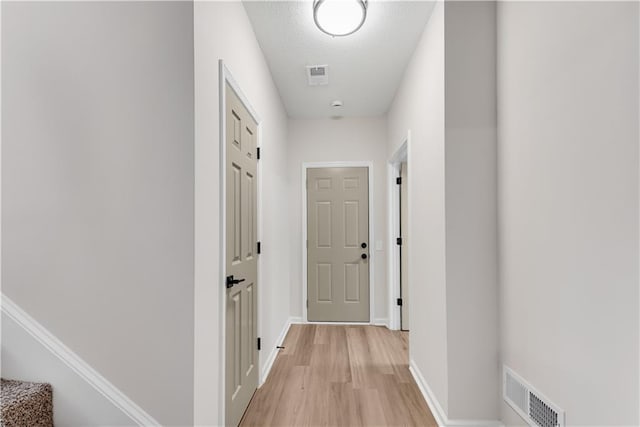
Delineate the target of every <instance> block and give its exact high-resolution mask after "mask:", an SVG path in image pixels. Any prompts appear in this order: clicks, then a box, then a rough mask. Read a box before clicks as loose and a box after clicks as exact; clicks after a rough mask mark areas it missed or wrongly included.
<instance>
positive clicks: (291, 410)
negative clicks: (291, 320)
mask: <svg viewBox="0 0 640 427" xmlns="http://www.w3.org/2000/svg"><path fill="white" fill-rule="evenodd" d="M407 338H408V334H407V333H406V332H397V331H390V330H388V329H387V328H385V327H379V326H341V325H292V326H291V328H290V329H289V333H288V334H287V337H286V339H285V342H284V344H283V345H284V347H285V348H284V349H283V350H280V354H278V357H277V358H276V361H275V362H274V365H273V368H272V369H271V373H270V374H269V377H268V378H267V381H266V382H265V384H264V385H263V386H262V387H261V388H259V389H258V390H257V391H256V393H255V395H254V396H253V399H252V400H251V403H250V404H249V407H248V408H247V411H246V413H245V414H244V417H243V419H242V421H241V423H240V425H241V426H383V425H384V426H392V425H393V426H400V425H403V426H423V427H430V426H434V427H437V423H436V421H435V420H434V418H433V415H432V414H431V412H430V411H429V408H428V407H427V404H426V402H425V401H424V398H423V397H422V394H421V393H420V390H419V389H418V386H417V385H416V383H415V382H414V380H413V377H412V376H411V373H410V372H409V364H408V359H409V356H408V342H407Z"/></svg>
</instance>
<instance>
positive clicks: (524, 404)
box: [502, 366, 565, 427]
mask: <svg viewBox="0 0 640 427" xmlns="http://www.w3.org/2000/svg"><path fill="white" fill-rule="evenodd" d="M502 383H503V386H502V393H503V398H504V400H505V402H507V403H508V404H509V406H511V407H512V408H513V410H514V411H516V412H517V413H518V415H520V416H521V417H522V418H523V419H524V420H525V421H526V422H527V423H528V424H529V425H530V426H532V427H565V419H564V417H565V415H564V411H563V410H562V409H560V408H559V407H558V406H556V405H554V404H553V403H552V402H551V401H550V400H549V399H547V398H546V397H544V395H543V394H542V393H540V392H538V391H537V390H536V389H534V388H533V387H532V386H531V385H530V384H528V383H527V382H526V381H525V380H524V379H523V378H522V377H520V376H519V375H518V374H516V373H515V372H514V371H513V370H512V369H510V368H509V367H507V366H504V375H503V382H502Z"/></svg>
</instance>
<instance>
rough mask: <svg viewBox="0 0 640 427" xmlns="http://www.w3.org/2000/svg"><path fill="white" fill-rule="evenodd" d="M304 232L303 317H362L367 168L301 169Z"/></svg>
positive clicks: (365, 311) (365, 303) (364, 318)
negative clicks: (304, 195)
mask: <svg viewBox="0 0 640 427" xmlns="http://www.w3.org/2000/svg"><path fill="white" fill-rule="evenodd" d="M307 237H308V242H307V287H308V289H307V298H308V310H307V317H308V319H309V320H310V321H327V322H368V321H369V259H368V255H369V182H368V169H367V168H313V169H308V170H307ZM362 243H365V244H366V245H367V247H366V248H362V247H361V244H362ZM363 254H364V255H366V256H367V258H366V259H363V258H362V255H363Z"/></svg>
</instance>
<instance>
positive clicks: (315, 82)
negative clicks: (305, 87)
mask: <svg viewBox="0 0 640 427" xmlns="http://www.w3.org/2000/svg"><path fill="white" fill-rule="evenodd" d="M307 80H308V81H309V86H323V85H328V84H329V66H328V65H307Z"/></svg>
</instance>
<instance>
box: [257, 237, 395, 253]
mask: <svg viewBox="0 0 640 427" xmlns="http://www.w3.org/2000/svg"><path fill="white" fill-rule="evenodd" d="M396 245H398V246H402V237H397V238H396ZM258 253H259V252H258Z"/></svg>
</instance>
